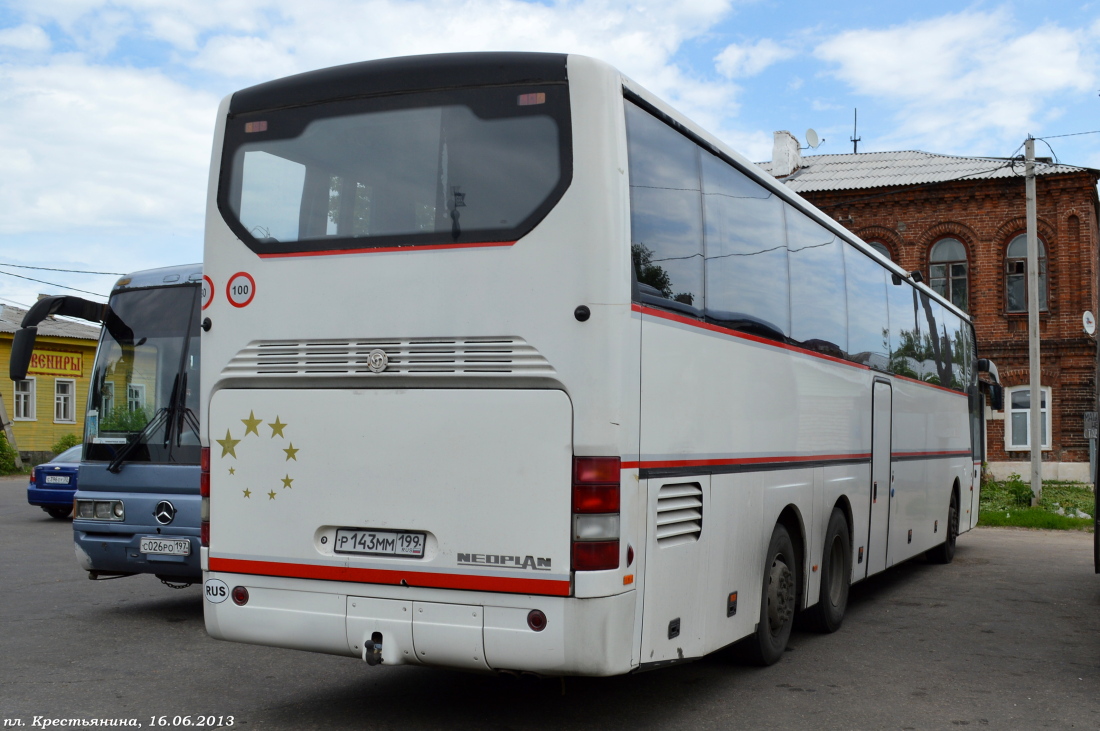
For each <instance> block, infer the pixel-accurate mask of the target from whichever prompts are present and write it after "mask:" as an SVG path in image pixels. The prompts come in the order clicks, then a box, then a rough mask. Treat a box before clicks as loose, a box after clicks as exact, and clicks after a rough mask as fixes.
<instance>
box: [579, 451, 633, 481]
mask: <svg viewBox="0 0 1100 731" xmlns="http://www.w3.org/2000/svg"><path fill="white" fill-rule="evenodd" d="M620 464H621V462H620V460H619V458H618V457H574V458H573V482H574V483H577V484H587V485H618V484H619V472H620V467H619V465H620Z"/></svg>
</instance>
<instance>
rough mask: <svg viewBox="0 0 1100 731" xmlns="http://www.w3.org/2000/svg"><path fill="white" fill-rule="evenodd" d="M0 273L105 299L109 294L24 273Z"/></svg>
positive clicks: (0, 272)
mask: <svg viewBox="0 0 1100 731" xmlns="http://www.w3.org/2000/svg"><path fill="white" fill-rule="evenodd" d="M0 274H6V275H8V276H9V277H18V278H19V279H26V280H28V281H31V282H38V283H39V284H48V285H50V286H51V287H60V288H61V289H71V290H72V291H73V292H83V293H84V294H90V295H94V296H96V297H103V298H104V299H106V298H107V295H105V294H100V293H99V292H89V291H88V290H86V289H77V288H76V287H66V286H65V285H64V284H57V283H56V282H47V281H45V280H43V279H33V278H31V277H24V276H23V275H22V274H12V273H11V272H4V271H0Z"/></svg>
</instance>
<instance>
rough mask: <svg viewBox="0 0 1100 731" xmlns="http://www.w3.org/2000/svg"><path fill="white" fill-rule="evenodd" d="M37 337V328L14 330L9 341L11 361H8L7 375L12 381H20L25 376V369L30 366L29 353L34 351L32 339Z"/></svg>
mask: <svg viewBox="0 0 1100 731" xmlns="http://www.w3.org/2000/svg"><path fill="white" fill-rule="evenodd" d="M37 337H38V328H37V327H34V326H31V327H23V328H20V329H18V330H16V331H15V336H14V337H13V338H12V341H11V361H10V362H9V363H8V376H9V377H10V378H11V380H13V381H22V380H24V379H26V377H27V369H28V368H30V367H31V353H33V352H34V341H35V338H37Z"/></svg>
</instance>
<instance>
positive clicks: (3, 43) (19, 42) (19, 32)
mask: <svg viewBox="0 0 1100 731" xmlns="http://www.w3.org/2000/svg"><path fill="white" fill-rule="evenodd" d="M0 47H6V48H11V49H16V50H19V51H48V50H50V37H49V36H48V35H46V31H44V30H42V29H41V28H39V27H38V26H37V25H30V24H26V25H20V26H18V27H15V28H4V29H2V30H0Z"/></svg>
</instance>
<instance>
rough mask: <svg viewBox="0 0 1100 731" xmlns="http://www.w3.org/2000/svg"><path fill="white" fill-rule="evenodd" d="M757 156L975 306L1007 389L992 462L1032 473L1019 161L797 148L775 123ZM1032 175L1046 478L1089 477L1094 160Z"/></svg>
mask: <svg viewBox="0 0 1100 731" xmlns="http://www.w3.org/2000/svg"><path fill="white" fill-rule="evenodd" d="M762 167H764V168H765V169H766V170H767V171H768V172H770V173H772V174H774V175H776V177H778V178H780V179H781V180H783V181H784V182H785V183H786V184H787V186H788V187H790V188H791V189H792V190H794V191H797V192H798V193H799V194H801V195H802V196H804V197H805V198H806V199H808V200H809V201H811V202H812V203H814V205H816V206H818V207H819V208H821V209H822V210H823V211H825V213H827V214H828V215H830V216H832V217H833V218H834V219H836V220H837V221H839V222H840V223H841V224H843V225H844V226H846V227H847V228H848V229H850V230H851V231H852V232H853V233H855V234H856V235H858V236H859V237H860V238H862V239H863V240H864V241H867V242H870V243H872V244H874V245H875V246H876V248H878V249H879V250H880V251H882V252H883V253H884V254H886V255H888V256H889V257H890V258H891V259H893V260H894V261H896V262H898V263H899V264H900V265H901V266H903V267H905V268H906V269H908V270H910V271H913V270H920V272H921V273H922V274H923V276H924V281H925V283H926V284H928V285H929V286H931V287H932V288H933V289H935V290H937V291H939V292H940V293H941V294H944V295H945V296H947V297H948V298H949V299H951V300H952V301H953V302H955V303H956V304H958V305H959V306H961V307H962V308H963V309H964V310H966V311H967V312H969V313H970V317H971V319H972V320H973V322H974V327H975V331H976V333H977V339H978V350H979V355H980V356H981V357H986V358H991V359H992V360H993V361H994V362H995V363H996V364H997V366H998V368H999V369H1000V375H1001V382H1002V384H1003V385H1004V386H1005V408H1004V411H1001V412H993V411H991V410H989V409H987V412H986V418H987V421H986V433H987V455H988V456H987V459H988V461H989V464H990V468H991V469H992V470H993V472H994V474H995V475H997V476H1004V475H1007V474H1009V473H1011V472H1018V473H1020V474H1022V475H1027V474H1028V473H1029V471H1030V467H1029V465H1028V462H1029V461H1030V459H1031V453H1030V451H1029V449H1030V444H1029V441H1030V435H1029V434H1028V429H1027V425H1028V419H1029V418H1030V415H1029V414H1028V412H1027V407H1028V405H1029V403H1030V402H1029V398H1030V395H1029V393H1028V390H1027V387H1028V383H1029V374H1028V321H1027V292H1026V277H1025V272H1026V259H1025V257H1026V248H1027V244H1026V237H1025V233H1026V219H1025V196H1024V166H1023V163H1022V162H1021V161H1013V160H1006V159H1001V158H970V157H952V156H947V155H933V154H930V153H925V152H870V153H858V154H851V155H815V156H811V157H805V158H802V157H800V155H799V153H798V142H797V140H795V139H794V137H793V136H791V135H790V134H789V133H786V132H777V133H776V150H775V154H774V155H773V162H772V163H765V164H763V165H762ZM1036 172H1037V178H1036V190H1037V202H1038V233H1039V240H1040V242H1041V247H1040V248H1041V251H1040V256H1041V259H1042V261H1041V263H1040V275H1041V287H1040V289H1041V290H1042V291H1041V292H1040V300H1041V302H1040V315H1039V320H1040V324H1039V331H1040V334H1041V338H1042V379H1041V385H1042V388H1043V395H1044V401H1045V404H1044V408H1045V410H1046V412H1048V413H1047V414H1046V415H1044V421H1045V422H1046V424H1047V425H1048V426H1047V428H1046V430H1045V433H1044V440H1043V442H1044V443H1043V452H1042V454H1043V476H1044V477H1046V478H1054V479H1071V480H1088V479H1089V470H1088V467H1089V440H1088V439H1087V438H1086V436H1085V432H1084V415H1085V413H1086V412H1092V411H1095V410H1096V391H1095V388H1096V386H1095V376H1096V368H1097V360H1096V358H1097V355H1096V340H1095V338H1094V337H1090V336H1089V335H1087V334H1086V333H1085V330H1084V328H1083V326H1082V315H1083V314H1084V313H1085V311H1090V312H1092V313H1094V314H1095V313H1096V312H1097V307H1098V302H1097V277H1098V271H1097V262H1098V258H1097V257H1098V245H1100V230H1098V218H1100V202H1098V199H1097V188H1096V184H1097V179H1098V177H1100V171H1098V170H1093V169H1089V168H1082V167H1074V166H1070V165H1056V164H1052V163H1051V161H1049V160H1043V161H1041V162H1039V163H1037V164H1036Z"/></svg>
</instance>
